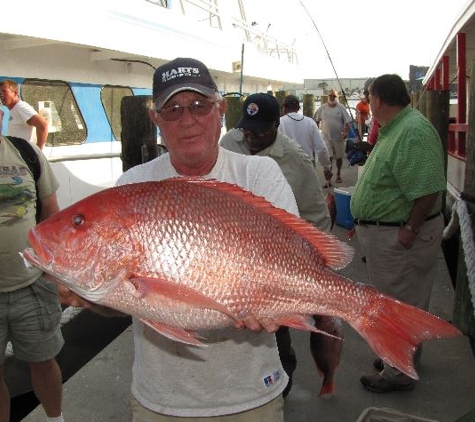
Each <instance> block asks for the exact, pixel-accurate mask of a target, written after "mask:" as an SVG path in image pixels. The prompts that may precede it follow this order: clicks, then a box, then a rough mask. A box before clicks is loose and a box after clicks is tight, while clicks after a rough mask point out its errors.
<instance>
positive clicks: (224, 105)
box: [219, 98, 228, 115]
mask: <svg viewBox="0 0 475 422" xmlns="http://www.w3.org/2000/svg"><path fill="white" fill-rule="evenodd" d="M227 109H228V103H227V102H226V100H225V99H224V98H223V99H222V100H221V102H220V103H219V112H220V113H221V115H224V113H226V110H227Z"/></svg>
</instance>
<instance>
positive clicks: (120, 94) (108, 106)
mask: <svg viewBox="0 0 475 422" xmlns="http://www.w3.org/2000/svg"><path fill="white" fill-rule="evenodd" d="M131 95H134V93H133V91H132V89H131V88H128V87H123V86H108V85H107V86H104V87H103V88H102V90H101V101H102V105H103V107H104V110H105V112H106V114H107V119H108V120H109V124H110V126H111V128H112V132H113V133H114V137H115V139H116V140H117V141H120V140H121V133H122V123H121V121H120V105H121V103H122V98H124V97H128V96H131Z"/></svg>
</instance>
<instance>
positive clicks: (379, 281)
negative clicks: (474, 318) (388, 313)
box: [356, 216, 443, 384]
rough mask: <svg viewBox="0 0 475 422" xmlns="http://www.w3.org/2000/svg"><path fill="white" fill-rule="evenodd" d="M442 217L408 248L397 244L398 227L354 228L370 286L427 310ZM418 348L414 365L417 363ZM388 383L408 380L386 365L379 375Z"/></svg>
mask: <svg viewBox="0 0 475 422" xmlns="http://www.w3.org/2000/svg"><path fill="white" fill-rule="evenodd" d="M442 231H443V220H442V217H441V216H440V217H436V218H434V219H432V220H429V221H426V222H425V223H424V225H423V226H422V227H421V230H420V232H419V235H418V236H417V240H416V241H415V243H414V245H413V247H412V248H411V249H405V248H404V247H403V246H402V245H401V244H399V242H398V240H397V239H398V232H399V227H388V226H375V225H368V226H363V225H357V226H356V234H357V236H358V243H360V245H361V246H362V247H363V253H364V254H365V256H366V262H367V267H368V275H369V281H370V284H372V285H373V286H375V287H376V288H377V289H378V290H380V291H381V292H383V293H385V294H387V295H390V296H392V297H395V298H396V299H398V300H401V301H403V302H406V303H409V304H411V305H413V306H416V307H418V308H421V309H424V310H425V311H427V310H428V309H429V302H430V297H431V293H432V287H433V285H434V280H435V277H436V272H437V260H438V258H439V256H440V252H441V242H442ZM420 356H421V348H420V347H419V349H418V351H417V353H416V356H415V359H414V361H415V363H416V364H417V363H418V361H419V360H420ZM381 375H382V376H383V377H384V379H386V380H388V381H390V382H396V383H400V384H404V383H407V382H409V380H410V378H409V377H408V376H407V375H405V374H403V373H402V372H400V371H399V370H397V369H396V368H393V367H391V366H389V365H386V364H385V365H384V370H383V372H382V373H381Z"/></svg>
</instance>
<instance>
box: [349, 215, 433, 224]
mask: <svg viewBox="0 0 475 422" xmlns="http://www.w3.org/2000/svg"><path fill="white" fill-rule="evenodd" d="M439 215H440V212H438V213H437V214H432V215H430V216H429V217H427V218H426V220H425V221H429V220H433V219H434V218H436V217H438V216H439ZM353 223H355V224H356V225H357V226H359V225H361V226H390V227H399V226H404V224H406V221H399V222H391V221H389V222H385V221H371V220H361V219H359V218H353Z"/></svg>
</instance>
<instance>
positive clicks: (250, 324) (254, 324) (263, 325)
mask: <svg viewBox="0 0 475 422" xmlns="http://www.w3.org/2000/svg"><path fill="white" fill-rule="evenodd" d="M234 327H235V328H237V329H238V330H242V329H244V328H247V329H248V330H251V331H255V332H259V331H262V329H264V330H266V331H267V332H268V333H275V332H276V331H277V330H278V329H279V325H277V324H276V323H275V322H274V321H273V320H272V319H271V318H262V319H261V320H257V318H256V317H254V316H247V317H246V318H244V319H243V320H240V321H236V323H235V324H234Z"/></svg>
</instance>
